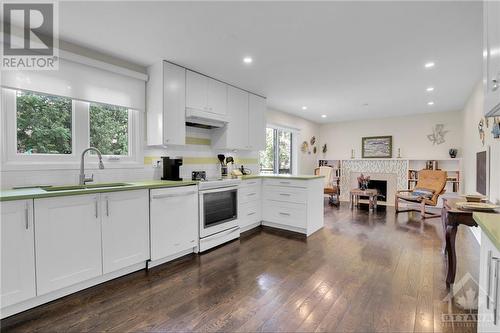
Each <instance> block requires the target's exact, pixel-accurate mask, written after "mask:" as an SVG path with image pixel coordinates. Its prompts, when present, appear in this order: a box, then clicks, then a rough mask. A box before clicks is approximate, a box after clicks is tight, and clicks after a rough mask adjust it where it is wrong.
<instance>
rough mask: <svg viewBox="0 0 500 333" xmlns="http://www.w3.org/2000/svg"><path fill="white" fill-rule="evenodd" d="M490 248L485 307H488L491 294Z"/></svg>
mask: <svg viewBox="0 0 500 333" xmlns="http://www.w3.org/2000/svg"><path fill="white" fill-rule="evenodd" d="M491 260H492V257H491V250H489V251H488V261H487V267H488V281H486V309H489V308H490V294H491Z"/></svg>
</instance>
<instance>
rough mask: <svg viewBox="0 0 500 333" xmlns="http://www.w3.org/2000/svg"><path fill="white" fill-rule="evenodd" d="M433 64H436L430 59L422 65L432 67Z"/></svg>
mask: <svg viewBox="0 0 500 333" xmlns="http://www.w3.org/2000/svg"><path fill="white" fill-rule="evenodd" d="M434 65H436V64H435V63H434V62H432V61H430V62H428V63H426V64H425V65H424V66H425V68H432V67H434Z"/></svg>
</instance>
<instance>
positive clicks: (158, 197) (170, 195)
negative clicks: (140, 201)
mask: <svg viewBox="0 0 500 333" xmlns="http://www.w3.org/2000/svg"><path fill="white" fill-rule="evenodd" d="M192 194H196V191H190V192H185V193H179V194H157V195H153V196H152V198H153V199H163V198H175V197H185V196H187V195H192Z"/></svg>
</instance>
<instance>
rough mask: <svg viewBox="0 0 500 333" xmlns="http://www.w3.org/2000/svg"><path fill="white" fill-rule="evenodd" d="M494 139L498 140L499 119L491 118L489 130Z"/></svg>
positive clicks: (499, 135) (499, 131)
mask: <svg viewBox="0 0 500 333" xmlns="http://www.w3.org/2000/svg"><path fill="white" fill-rule="evenodd" d="M491 134H493V138H494V139H500V117H495V118H493V128H492V129H491Z"/></svg>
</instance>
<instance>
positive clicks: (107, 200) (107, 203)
mask: <svg viewBox="0 0 500 333" xmlns="http://www.w3.org/2000/svg"><path fill="white" fill-rule="evenodd" d="M106 216H109V199H108V198H106Z"/></svg>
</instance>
